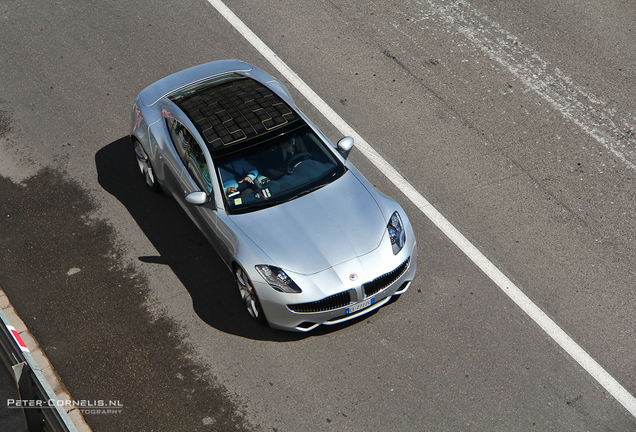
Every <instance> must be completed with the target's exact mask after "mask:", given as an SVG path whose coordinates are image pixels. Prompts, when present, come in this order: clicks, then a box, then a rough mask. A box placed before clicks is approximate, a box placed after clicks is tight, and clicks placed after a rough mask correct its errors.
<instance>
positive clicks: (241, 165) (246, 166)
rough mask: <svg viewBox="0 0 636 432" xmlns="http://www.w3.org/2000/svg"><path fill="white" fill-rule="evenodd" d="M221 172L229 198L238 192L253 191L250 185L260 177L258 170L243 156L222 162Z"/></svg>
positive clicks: (220, 165)
mask: <svg viewBox="0 0 636 432" xmlns="http://www.w3.org/2000/svg"><path fill="white" fill-rule="evenodd" d="M219 172H220V173H221V179H222V181H223V189H224V190H225V194H226V195H227V196H228V198H229V197H232V196H236V195H237V194H238V193H247V192H251V190H252V189H251V188H250V185H253V184H254V180H256V177H258V170H257V169H256V168H254V167H253V166H252V165H250V163H249V162H248V161H246V160H245V159H244V158H242V157H239V158H236V159H232V160H229V161H227V162H223V163H220V164H219Z"/></svg>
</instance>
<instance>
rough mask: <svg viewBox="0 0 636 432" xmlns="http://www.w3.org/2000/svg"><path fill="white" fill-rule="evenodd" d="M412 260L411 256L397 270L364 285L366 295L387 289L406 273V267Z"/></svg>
mask: <svg viewBox="0 0 636 432" xmlns="http://www.w3.org/2000/svg"><path fill="white" fill-rule="evenodd" d="M410 261H411V258H408V259H407V260H406V261H404V262H403V263H402V264H400V266H399V267H398V268H396V269H395V270H393V271H391V272H389V273H387V274H385V275H382V276H380V277H379V278H376V279H373V280H372V281H371V282H367V283H365V284H364V285H362V287H363V288H364V295H365V296H366V297H369V296H372V295H374V294H375V293H378V292H380V291H382V290H383V289H385V288H386V287H388V286H390V285H391V284H392V283H393V282H395V281H396V280H398V279H399V278H400V276H402V275H403V274H404V272H405V271H406V269H407V268H408V267H409V262H410Z"/></svg>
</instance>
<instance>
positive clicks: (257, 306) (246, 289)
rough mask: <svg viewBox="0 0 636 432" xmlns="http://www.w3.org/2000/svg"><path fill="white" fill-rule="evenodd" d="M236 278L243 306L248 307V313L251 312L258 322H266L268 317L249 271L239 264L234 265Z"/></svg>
mask: <svg viewBox="0 0 636 432" xmlns="http://www.w3.org/2000/svg"><path fill="white" fill-rule="evenodd" d="M234 279H235V280H236V285H237V287H238V290H239V295H240V296H241V301H242V302H243V306H245V309H247V313H249V315H250V316H251V317H252V318H253V319H254V321H256V322H257V323H259V324H265V323H266V322H267V319H266V318H265V313H264V312H263V308H262V307H261V302H260V301H259V300H258V294H256V290H255V289H254V285H253V284H252V282H251V281H250V278H249V276H247V273H245V271H244V270H243V269H242V268H241V267H240V266H238V265H237V266H235V267H234Z"/></svg>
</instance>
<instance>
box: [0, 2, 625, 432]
mask: <svg viewBox="0 0 636 432" xmlns="http://www.w3.org/2000/svg"><path fill="white" fill-rule="evenodd" d="M227 5H228V6H229V7H230V9H232V10H233V11H234V13H236V15H237V16H239V17H240V18H241V19H242V20H243V21H244V22H245V24H246V25H247V26H249V27H250V28H251V29H252V30H253V31H254V32H255V33H256V34H257V35H258V36H259V37H260V38H261V39H262V40H263V41H264V42H265V43H266V44H267V45H268V46H269V47H270V48H272V49H273V50H274V51H275V52H276V54H278V55H279V56H280V58H281V59H282V60H283V61H284V62H285V63H286V64H288V65H289V66H290V67H291V68H292V69H293V70H294V71H296V72H297V73H298V75H299V76H300V77H301V78H302V79H303V80H304V81H305V82H306V83H307V84H308V85H309V86H310V87H311V88H312V89H313V90H314V91H316V93H318V95H320V96H321V97H322V98H323V99H324V100H325V101H326V102H327V103H328V104H329V105H330V106H331V107H332V108H333V109H334V110H336V111H337V112H338V114H340V115H341V116H342V117H343V118H344V119H345V120H346V121H347V122H348V123H349V124H350V125H351V126H352V127H353V128H354V129H355V130H356V131H357V132H358V133H359V134H360V135H362V136H363V137H364V138H365V139H366V140H367V141H368V142H369V143H370V144H371V145H372V146H373V147H374V148H375V149H376V150H377V151H378V152H379V153H380V154H381V155H382V156H383V157H384V158H385V159H386V160H388V161H389V162H390V163H391V165H392V166H393V167H394V168H395V169H396V170H398V171H399V172H400V173H401V174H402V175H403V176H404V177H405V178H406V179H408V180H409V182H410V183H411V184H412V185H413V187H415V188H416V189H417V190H418V191H419V192H420V193H421V194H422V195H423V196H424V197H426V198H427V199H428V200H429V201H430V202H431V203H432V204H433V205H434V206H435V207H436V208H437V209H438V210H439V211H440V212H441V213H442V214H443V215H444V216H445V217H446V218H447V219H448V220H449V221H450V222H451V223H452V224H453V225H454V226H455V227H456V228H457V229H458V230H459V231H461V232H462V233H463V234H464V235H465V236H466V237H467V238H468V239H469V240H470V241H471V242H472V243H473V244H474V245H475V246H476V247H477V248H478V249H479V250H481V252H482V253H483V254H484V255H485V256H486V257H488V259H490V260H491V261H492V262H493V263H494V264H495V265H496V266H497V267H498V268H499V269H500V270H501V271H502V272H503V273H504V274H506V276H508V277H509V278H510V279H511V280H512V281H513V282H514V283H515V284H516V285H517V286H518V287H519V288H520V289H521V290H522V291H523V292H524V293H525V294H526V295H527V296H528V297H529V298H530V299H531V300H532V301H533V302H534V303H535V304H536V305H537V306H538V307H539V308H541V309H542V310H543V311H544V312H545V313H546V314H547V315H548V316H550V317H551V318H552V319H553V320H554V321H555V322H556V323H557V324H558V325H559V326H560V327H561V328H562V329H563V330H564V331H565V332H566V333H567V334H568V335H569V336H571V337H572V338H573V339H574V340H575V341H576V342H577V343H578V344H579V345H580V346H581V347H582V348H583V349H584V350H586V351H587V352H588V353H589V354H590V355H591V356H592V357H593V358H594V359H595V360H596V361H597V362H598V363H599V364H600V365H601V366H602V367H603V368H605V370H606V371H607V372H608V373H609V374H610V375H611V376H613V377H614V378H615V379H616V380H617V381H618V382H619V383H620V384H621V385H622V386H623V387H624V388H625V389H626V390H627V391H628V392H630V393H631V394H636V376H635V375H634V373H633V371H634V360H633V359H635V358H636V346H635V345H634V343H633V342H634V336H635V331H634V328H635V326H636V312H635V310H636V298H635V294H634V289H633V288H634V285H635V282H636V272H635V271H634V265H633V263H634V262H635V261H636V260H635V258H636V257H635V255H636V254H635V250H634V244H635V239H636V226H635V224H634V219H635V217H636V210H635V206H634V199H635V197H634V195H635V194H634V187H633V185H634V181H635V177H636V171H635V169H636V115H635V111H636V110H635V103H634V101H635V100H636V94H635V90H634V89H635V88H636V86H635V78H634V77H636V61H635V60H634V59H636V55H635V54H636V53H635V52H634V51H635V50H636V6H635V5H634V3H633V2H627V1H618V0H615V1H614V0H599V1H595V2H590V1H583V0H568V1H551V0H541V1H525V0H521V1H516V2H509V1H503V0H488V1H487V0H474V1H471V2H470V3H467V2H455V1H443V0H428V1H417V0H405V1H400V2H386V1H379V0H370V1H369V0H367V1H364V2H363V1H341V0H318V1H316V0H296V1H293V2H292V1H274V0H263V1H260V2H257V3H255V2H251V1H245V0H233V1H231V2H230V1H228V2H227ZM0 19H1V20H2V21H1V25H0V82H1V83H2V85H1V87H0V246H1V247H0V286H2V288H3V289H4V290H5V291H6V293H7V295H8V297H9V298H10V300H11V301H12V303H13V304H14V306H15V308H16V309H17V311H18V313H19V314H20V315H21V317H22V319H23V320H24V321H25V323H26V324H27V325H28V327H29V328H30V330H31V331H32V333H33V334H34V335H35V337H36V338H37V339H38V341H39V343H40V344H41V346H42V348H43V349H44V351H45V352H46V354H47V355H48V357H49V358H50V360H51V362H52V364H53V365H54V367H55V368H56V371H57V372H58V374H59V375H60V377H61V378H62V380H63V381H64V383H65V384H66V386H67V387H68V389H69V391H70V393H71V394H72V395H73V397H74V398H75V399H78V400H119V401H121V402H122V404H123V405H124V408H123V410H124V412H123V414H119V415H117V414H115V415H87V416H86V419H87V421H88V423H89V424H90V425H91V426H92V427H93V428H94V430H96V431H122V430H135V431H142V430H147V431H151V430H152V431H173V430H192V431H194V430H202V431H207V430H263V431H273V430H276V431H304V430H307V431H319V430H325V431H369V430H378V431H384V430H404V431H406V430H409V431H410V430H489V431H496V430H502V431H509V430H541V431H549V430H558V431H563V430H573V431H574V430H576V431H578V430H591V431H592V430H593V431H598V430H603V431H605V430H615V431H628V430H636V420H635V419H634V417H633V416H632V415H631V414H630V413H629V412H628V411H627V410H626V409H625V408H624V407H623V406H622V405H621V404H620V403H618V402H617V401H616V400H615V399H614V398H613V397H612V396H611V395H610V394H608V392H607V390H606V389H605V388H603V387H602V386H601V385H600V384H599V383H598V382H597V381H596V380H595V379H594V378H592V376H591V375H590V374H589V373H588V372H586V371H585V370H583V368H581V366H579V364H577V363H576V361H575V360H573V359H572V357H570V356H569V355H568V354H567V353H566V352H565V351H564V350H563V349H562V348H560V347H559V346H558V345H556V343H555V342H554V341H553V340H552V339H551V338H550V337H549V336H548V335H547V334H546V333H545V332H544V331H542V330H541V329H540V328H539V327H538V326H537V325H536V324H535V322H534V321H532V320H531V319H530V318H529V317H528V316H527V315H526V314H525V313H524V312H523V311H522V310H521V309H520V308H519V307H517V306H516V305H515V304H514V303H513V302H512V301H511V300H510V299H509V298H508V297H507V296H506V295H505V294H504V293H503V292H502V290H501V289H500V288H499V287H497V286H496V285H495V283H493V281H491V280H490V279H489V278H488V277H487V276H486V275H485V274H484V273H482V272H481V270H479V269H478V268H477V267H476V266H475V264H474V263H473V262H471V261H470V260H469V259H468V258H467V257H466V256H465V255H464V253H463V252H462V251H461V250H460V249H458V248H457V247H456V246H455V245H454V244H453V243H451V242H450V241H449V240H448V238H447V237H446V236H445V235H444V234H442V232H441V231H439V230H438V229H437V228H436V227H435V226H434V225H433V223H431V221H429V220H428V219H427V218H426V217H425V216H424V215H423V214H422V212H421V211H420V210H419V209H418V208H417V207H416V206H415V205H413V204H412V203H411V202H410V201H409V200H408V199H407V198H406V197H405V196H404V195H403V194H402V193H401V191H399V190H397V188H396V187H395V186H394V185H393V184H392V183H391V182H389V181H388V180H387V178H386V177H385V176H384V175H383V174H382V173H381V172H379V171H378V170H377V169H376V168H374V166H373V165H372V164H371V163H370V162H369V161H368V160H367V159H366V158H365V157H364V156H363V155H362V154H360V152H358V151H356V150H355V149H354V151H353V152H352V154H351V159H352V160H353V162H354V164H355V165H356V166H357V167H358V168H359V169H360V170H361V171H362V173H363V174H364V175H365V176H366V177H367V178H368V179H369V180H370V181H371V182H372V183H374V184H375V185H377V187H378V188H379V189H381V190H382V191H384V192H386V193H388V194H390V195H392V196H394V197H396V198H397V199H398V200H399V201H400V202H401V204H402V205H403V206H404V208H405V210H406V211H407V213H408V215H409V217H410V219H411V221H412V223H413V224H414V227H415V229H416V235H417V237H418V238H417V241H418V246H419V257H418V260H419V262H418V277H417V279H416V280H415V282H414V283H413V285H412V287H411V289H410V290H409V292H408V293H406V294H405V295H403V296H402V297H401V298H400V299H399V300H398V301H397V302H394V303H392V304H390V305H388V306H387V307H384V308H382V309H380V310H378V311H376V312H375V313H373V314H372V315H370V316H367V317H365V318H364V319H361V320H359V321H357V322H353V323H350V324H347V325H343V326H339V327H337V328H323V329H318V330H317V331H315V332H313V333H311V334H309V335H296V334H287V333H281V332H277V331H274V330H270V329H268V328H263V327H259V326H257V325H256V324H253V323H251V322H250V321H249V320H248V317H247V315H246V313H245V312H244V311H243V310H241V305H240V301H239V298H238V294H237V293H236V292H235V291H236V289H235V287H234V285H233V282H232V275H231V274H230V272H229V271H228V270H227V269H226V268H225V267H224V265H223V264H222V262H221V260H220V258H219V257H218V256H216V255H215V253H214V251H213V250H212V248H211V247H210V246H209V245H207V244H206V243H205V241H204V240H203V238H202V236H201V235H199V234H198V232H197V230H196V228H195V227H194V225H193V224H192V223H191V222H190V221H189V220H188V219H187V217H186V216H185V214H183V213H182V211H181V210H180V208H179V207H178V205H177V204H176V203H175V202H173V201H172V200H170V199H169V198H167V197H166V196H160V195H159V196H157V195H152V194H149V193H148V192H147V191H146V190H145V187H144V185H143V184H142V181H141V180H140V178H139V177H138V174H137V173H136V172H135V167H134V161H133V159H132V150H131V148H130V142H129V140H128V138H127V133H128V128H129V122H130V113H129V111H130V106H131V103H132V101H133V99H134V96H135V95H136V94H137V93H138V92H139V91H140V90H141V89H143V88H144V87H145V86H147V85H148V84H150V83H152V82H154V81H156V80H157V79H159V78H161V77H163V76H166V75H168V74H170V73H172V72H175V71H177V70H180V69H183V68H186V67H189V66H193V65H196V64H199V63H203V62H207V61H211V60H216V59H222V58H240V59H242V60H245V61H247V62H249V63H253V64H255V65H257V66H259V67H261V68H262V69H265V70H266V71H268V72H270V73H272V74H273V75H275V76H278V77H280V74H278V72H277V71H276V70H275V69H274V68H273V67H272V66H271V65H269V64H268V63H267V62H266V60H265V59H264V58H263V57H262V56H261V55H260V54H259V53H258V52H257V51H256V50H255V49H254V48H253V47H252V46H251V45H250V44H249V43H248V42H247V41H246V40H245V39H244V38H242V36H240V35H239V34H238V33H237V32H236V31H235V30H234V29H233V28H232V27H231V26H230V25H229V24H228V22H227V21H225V19H223V18H222V17H221V16H220V15H219V14H218V13H217V11H216V10H215V9H214V8H213V7H212V6H211V5H210V4H209V3H208V2H207V1H205V0H196V1H195V0H180V1H176V0H168V1H165V2H156V1H150V0H148V1H138V2H134V3H131V2H123V1H119V0H113V1H109V2H88V1H85V2H55V1H49V0H40V1H38V2H26V1H13V2H5V3H3V4H2V5H0ZM292 93H293V94H294V96H295V98H296V99H297V102H298V104H299V106H300V107H301V109H302V110H303V111H304V112H305V113H306V114H308V115H309V116H310V117H311V118H312V119H314V120H315V121H316V123H317V124H318V125H319V126H320V127H321V128H323V129H324V130H325V132H326V133H327V135H328V136H329V137H330V138H331V139H332V140H334V141H335V140H337V139H338V138H340V134H339V132H338V131H337V130H336V129H335V127H334V126H332V125H330V124H329V123H328V122H327V121H326V120H325V119H324V118H323V117H322V116H321V114H320V113H319V112H317V110H316V109H315V108H313V107H312V105H311V104H310V103H308V102H307V101H306V100H305V99H303V98H302V96H300V95H299V94H298V92H297V91H296V90H294V89H292ZM0 402H1V401H0Z"/></svg>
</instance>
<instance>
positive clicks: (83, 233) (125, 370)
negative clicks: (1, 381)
mask: <svg viewBox="0 0 636 432" xmlns="http://www.w3.org/2000/svg"><path fill="white" fill-rule="evenodd" d="M126 142H127V140H126ZM126 149H127V150H128V149H129V147H126ZM131 162H132V159H131ZM130 167H132V165H131V164H127V168H130ZM131 172H132V171H131ZM118 174H121V172H119V173H118ZM142 187H143V185H140V187H139V188H138V187H135V186H132V187H131V193H135V192H139V191H138V190H137V189H140V188H142ZM0 191H2V199H1V200H0V214H1V215H2V223H0V286H2V287H4V289H5V292H6V294H7V296H8V297H9V298H10V299H11V301H12V303H13V304H14V307H16V309H17V310H19V311H20V316H21V318H22V319H23V320H24V322H25V324H26V325H27V326H28V328H29V329H30V330H31V332H32V333H33V335H34V336H35V338H36V339H37V340H38V342H39V343H40V345H41V347H42V349H43V350H44V351H45V352H46V353H47V355H48V357H49V359H50V361H51V362H52V363H53V364H54V366H55V368H56V371H57V372H58V374H59V375H60V376H62V377H64V378H63V379H64V383H65V384H66V386H67V388H68V389H69V391H70V392H71V394H72V395H73V397H74V398H75V399H76V400H98V399H101V400H106V401H108V400H119V401H121V403H122V404H123V405H124V408H123V414H122V415H93V416H91V415H90V414H89V415H86V416H85V417H86V420H87V422H88V423H89V425H90V426H91V427H92V428H93V429H94V430H95V431H124V430H127V431H152V430H165V429H164V428H165V425H166V424H169V425H170V429H171V430H184V431H185V430H188V431H195V430H209V426H210V425H214V428H215V429H217V430H236V431H241V430H248V429H246V427H245V425H244V423H243V421H242V417H241V407H240V406H237V405H236V404H233V403H231V402H230V401H229V400H228V399H227V397H226V395H225V390H224V389H223V388H222V387H221V386H211V385H210V384H209V381H208V380H206V379H203V375H204V374H205V371H204V370H201V368H200V367H197V366H196V365H194V364H192V363H191V362H189V361H188V360H187V357H188V350H187V347H185V346H183V344H182V343H181V341H180V335H179V333H178V332H177V331H176V329H175V326H174V324H172V323H170V322H168V321H166V320H164V319H153V318H152V317H151V316H150V315H149V313H148V310H147V307H146V306H145V302H146V301H147V298H146V289H145V288H144V286H145V283H146V282H145V280H144V278H143V277H142V276H140V275H138V274H136V273H135V272H134V270H133V269H132V268H130V267H128V266H126V265H125V263H123V262H122V259H121V255H120V253H119V251H118V248H117V246H116V245H115V241H114V237H113V232H112V229H111V228H109V227H108V225H107V224H106V223H104V222H103V221H100V220H96V219H94V218H92V217H91V211H92V210H93V204H92V200H91V198H90V196H88V195H87V193H86V192H85V191H83V190H82V189H81V188H79V187H78V186H77V185H75V184H73V183H72V182H70V181H68V180H67V179H66V177H65V176H63V175H62V174H61V173H59V172H55V171H53V170H44V171H42V172H40V173H39V174H38V175H36V176H35V177H32V178H30V179H29V180H27V181H26V183H25V184H24V185H16V184H14V183H12V182H11V181H9V180H7V179H4V178H0ZM139 197H141V199H142V200H148V201H152V200H164V201H165V200H167V198H166V197H154V196H148V195H145V194H140V195H139ZM139 204H140V205H144V204H147V203H144V202H140V203H139ZM155 206H157V204H155ZM144 208H146V209H148V212H147V216H148V217H151V216H153V213H154V212H153V210H156V211H157V213H161V212H160V211H159V209H158V208H155V209H153V206H152V205H149V206H147V207H146V206H144ZM172 210H173V212H172V213H176V212H177V210H178V209H177V208H176V206H172ZM168 213H170V210H168ZM170 216H177V219H179V216H180V215H174V214H172V215H170ZM173 220H174V219H173ZM186 221H187V220H186ZM72 268H73V269H79V272H77V273H74V272H73V271H71V269H72ZM69 273H70V274H69ZM168 352H169V353H172V354H173V353H180V355H179V356H177V357H175V356H174V355H167V354H166V353H168ZM169 393H170V395H171V396H170V397H169V396H168V394H169ZM175 393H177V394H181V397H174V394H175ZM193 411H196V414H197V415H192V414H193ZM180 413H189V415H180ZM201 419H207V422H206V423H207V424H204V423H202V421H201ZM5 430H6V429H5Z"/></svg>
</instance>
